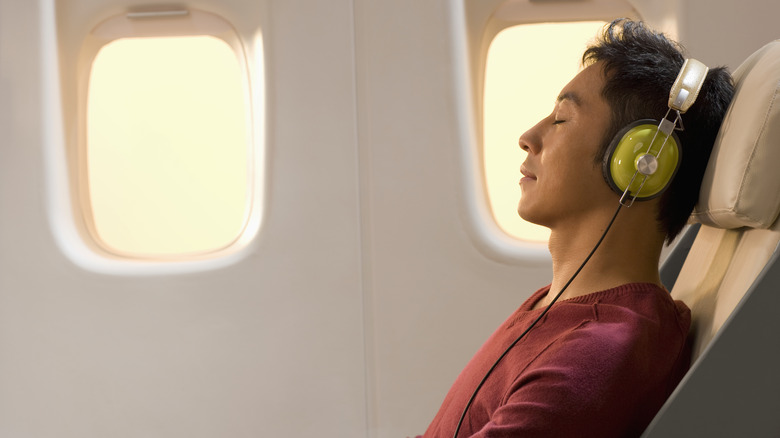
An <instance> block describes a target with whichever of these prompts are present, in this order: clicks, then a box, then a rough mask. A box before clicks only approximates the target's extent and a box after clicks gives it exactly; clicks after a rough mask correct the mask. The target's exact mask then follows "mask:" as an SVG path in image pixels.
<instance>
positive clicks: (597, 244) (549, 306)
mask: <svg viewBox="0 0 780 438" xmlns="http://www.w3.org/2000/svg"><path fill="white" fill-rule="evenodd" d="M622 207H623V204H621V203H618V208H617V210H615V214H614V215H613V216H612V219H611V220H610V221H609V224H608V225H607V228H606V229H605V230H604V232H603V233H602V234H601V237H600V238H599V241H598V242H596V246H594V247H593V249H592V250H591V251H590V254H588V256H587V257H585V261H583V262H582V264H581V265H580V267H579V268H577V270H576V271H575V272H574V275H572V276H571V278H570V279H569V281H567V282H566V284H565V285H564V286H563V287H562V288H561V290H560V291H559V292H558V293H557V294H556V295H555V297H554V298H553V299H552V301H551V302H550V304H548V305H547V307H545V309H544V311H543V312H542V313H540V314H539V316H538V317H536V319H534V320H533V322H532V323H531V325H529V326H528V328H526V329H525V331H523V333H521V334H520V336H518V337H517V338H516V339H515V340H514V341H513V342H512V343H511V344H509V347H507V348H506V350H504V352H503V353H501V356H499V357H498V359H496V361H495V363H493V366H491V367H490V369H489V370H488V372H487V373H486V374H485V377H483V378H482V381H480V382H479V385H477V388H476V389H475V390H474V392H473V393H472V394H471V398H469V401H468V403H466V407H465V408H464V409H463V413H462V414H461V415H460V420H458V426H457V427H456V428H455V434H454V435H452V438H458V433H459V432H460V427H461V426H462V425H463V419H464V418H466V413H467V412H468V410H469V408H470V407H471V404H472V403H473V402H474V399H475V398H476V397H477V393H478V392H479V390H480V389H481V388H482V385H484V384H485V381H486V380H487V378H488V377H489V376H490V374H491V373H493V370H495V369H496V367H497V366H498V364H499V362H501V360H502V359H504V356H506V355H507V354H508V353H509V351H510V350H511V349H512V348H514V346H515V345H517V343H518V342H520V339H523V337H524V336H525V335H526V333H528V332H529V331H531V329H532V328H533V327H534V326H535V325H536V323H537V322H539V320H541V319H542V318H543V317H544V315H546V314H547V312H549V311H550V308H551V307H552V305H553V304H555V302H556V301H558V298H560V297H561V295H562V294H563V292H564V291H565V290H566V288H568V287H569V285H570V284H571V282H572V281H574V279H575V278H577V275H578V274H579V273H580V271H582V268H584V267H585V264H586V263H588V261H589V260H590V258H591V257H592V256H593V253H595V252H596V250H597V249H598V247H599V246H601V242H602V241H604V238H605V237H606V236H607V232H608V231H609V229H610V228H612V224H613V223H615V219H616V218H617V215H618V213H620V209H621V208H622Z"/></svg>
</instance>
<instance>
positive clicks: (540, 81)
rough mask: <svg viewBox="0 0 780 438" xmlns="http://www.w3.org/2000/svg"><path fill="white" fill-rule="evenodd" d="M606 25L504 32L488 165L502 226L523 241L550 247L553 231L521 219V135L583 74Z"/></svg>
mask: <svg viewBox="0 0 780 438" xmlns="http://www.w3.org/2000/svg"><path fill="white" fill-rule="evenodd" d="M604 24H605V23H604V22H574V23H545V24H525V25H518V26H513V27H509V28H506V29H504V30H502V31H501V32H500V33H499V34H498V35H497V36H496V37H495V38H494V39H493V42H492V43H491V45H490V49H489V51H488V56H487V65H486V70H485V89H484V90H485V91H484V119H483V120H484V125H483V126H484V143H483V145H484V149H483V150H484V156H483V158H484V165H485V175H486V185H487V192H488V199H489V202H490V207H491V209H492V212H493V216H494V218H495V220H496V223H497V224H498V225H499V227H501V229H502V230H504V231H505V232H506V233H507V234H509V235H511V236H513V237H516V238H518V239H522V240H526V241H534V242H546V241H547V239H548V237H549V230H548V229H547V228H544V227H540V226H538V225H534V224H531V223H528V222H526V221H524V220H523V219H521V218H520V216H519V215H518V214H517V204H518V202H519V200H520V196H521V191H520V186H519V185H518V182H519V180H520V164H522V162H523V160H525V152H523V151H522V150H521V149H520V147H519V146H518V144H517V140H518V138H519V137H520V135H521V134H522V133H523V132H525V131H526V130H527V129H529V128H531V127H532V126H533V125H535V124H536V123H537V122H538V121H539V120H541V119H542V118H543V117H545V116H547V115H548V114H549V113H550V111H552V108H553V105H554V103H555V98H556V97H557V96H558V93H559V92H560V90H561V88H563V86H564V85H566V83H568V82H569V81H570V80H571V79H572V78H573V77H574V76H575V75H576V74H577V72H578V71H579V69H580V59H581V58H582V53H583V52H584V50H585V48H586V46H587V43H588V42H589V41H591V40H593V38H594V37H595V36H596V34H597V33H598V32H599V31H600V30H601V29H602V26H603V25H604Z"/></svg>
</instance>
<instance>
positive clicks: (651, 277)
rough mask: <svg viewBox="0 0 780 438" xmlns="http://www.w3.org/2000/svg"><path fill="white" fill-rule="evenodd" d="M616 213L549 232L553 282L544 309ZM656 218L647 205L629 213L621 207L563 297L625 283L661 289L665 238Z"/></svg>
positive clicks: (579, 264) (566, 297) (638, 206)
mask: <svg viewBox="0 0 780 438" xmlns="http://www.w3.org/2000/svg"><path fill="white" fill-rule="evenodd" d="M647 210H649V211H647ZM613 214H614V211H608V212H606V214H603V212H602V213H599V214H597V215H594V217H591V218H585V220H579V221H577V222H576V223H574V224H565V225H563V224H561V226H556V227H553V228H551V234H550V241H549V249H550V255H551V256H552V261H553V280H552V285H551V287H550V292H549V293H548V296H547V298H546V299H545V300H542V302H540V303H539V304H540V305H542V304H546V303H549V301H550V300H552V298H553V297H554V296H555V295H557V294H558V292H560V291H561V289H563V287H564V286H565V285H566V283H567V282H569V280H570V279H571V278H572V277H573V276H574V275H575V272H577V270H578V269H579V268H580V266H581V265H582V263H583V261H584V260H585V259H586V258H587V257H588V254H590V252H591V251H592V250H593V247H594V246H595V245H596V243H597V242H598V240H599V238H600V237H601V235H602V234H603V233H604V230H605V229H606V227H607V225H608V223H609V221H610V219H612V215H613ZM654 217H655V216H654V209H652V208H649V206H648V205H644V204H641V205H638V204H635V205H634V206H632V207H631V208H630V209H629V208H626V207H623V208H622V209H621V211H620V212H619V213H618V216H617V218H616V219H615V221H614V223H613V225H612V227H611V228H610V229H609V231H608V232H607V234H606V236H605V237H604V240H603V241H602V243H601V246H600V247H599V248H598V249H597V250H596V251H595V253H594V254H593V256H592V257H591V258H590V260H589V261H588V263H587V264H586V265H585V267H583V268H582V270H581V271H580V272H579V274H577V276H576V278H575V279H574V280H573V281H572V282H571V284H570V285H569V286H568V287H567V288H566V290H565V291H564V292H563V294H562V295H561V298H560V299H561V300H565V299H569V298H574V297H577V296H580V295H585V294H589V293H592V292H596V291H600V290H605V289H610V288H613V287H616V286H620V285H622V284H627V283H654V284H658V285H660V284H661V280H660V276H659V274H658V261H659V258H660V255H661V249H662V247H663V242H664V235H663V234H662V233H661V232H660V231H658V230H657V228H658V227H657V225H656V223H655V219H653V218H654ZM648 218H650V219H648Z"/></svg>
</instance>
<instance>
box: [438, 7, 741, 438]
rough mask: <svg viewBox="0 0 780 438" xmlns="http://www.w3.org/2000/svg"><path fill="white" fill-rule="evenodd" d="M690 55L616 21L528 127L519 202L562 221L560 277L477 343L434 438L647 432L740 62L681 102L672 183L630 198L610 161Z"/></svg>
mask: <svg viewBox="0 0 780 438" xmlns="http://www.w3.org/2000/svg"><path fill="white" fill-rule="evenodd" d="M684 61H685V60H684V57H683V55H682V53H681V50H680V48H679V47H678V46H677V45H676V44H675V43H673V42H671V41H669V40H668V39H666V37H664V36H663V35H661V34H658V33H655V32H653V31H651V30H649V29H647V28H646V27H645V26H644V25H642V24H641V23H637V22H632V21H629V20H616V21H615V22H613V23H612V24H610V25H609V27H608V28H607V29H606V30H605V32H604V34H603V35H602V36H601V38H600V39H599V40H598V41H597V42H596V43H595V44H594V45H592V46H591V47H589V48H588V49H587V50H586V52H585V54H584V55H583V64H584V65H585V66H586V67H585V68H584V69H583V70H582V71H581V72H580V73H579V74H578V75H577V76H576V77H575V78H574V79H572V81H571V82H570V83H569V84H567V85H566V86H565V87H564V88H563V90H562V91H561V93H560V95H559V96H558V100H557V102H556V104H555V107H554V109H553V112H552V113H551V114H550V115H549V116H548V117H546V118H544V119H543V120H542V121H540V122H539V123H538V124H537V125H536V126H534V127H533V128H531V129H530V130H528V131H527V132H526V133H525V134H523V135H522V136H521V137H520V141H519V143H520V147H521V148H523V149H524V150H525V151H527V152H528V157H527V159H526V161H525V162H524V163H523V165H522V167H521V172H522V174H523V178H522V180H521V182H520V184H521V186H522V191H523V196H522V199H521V202H520V205H519V207H518V212H519V214H520V215H521V216H522V217H523V218H524V219H526V220H528V221H530V222H534V223H537V224H541V225H544V226H547V227H549V228H550V230H551V234H550V240H549V250H550V254H551V255H552V261H553V278H552V282H551V284H550V285H549V286H547V287H544V288H542V289H540V290H539V291H537V292H536V293H534V294H533V295H532V296H531V297H530V298H529V299H528V300H527V301H526V302H525V303H524V304H523V305H522V306H521V307H520V308H519V309H518V310H517V311H515V313H514V314H512V315H511V316H510V317H509V319H507V321H505V322H504V323H503V324H502V325H501V326H500V327H499V328H498V330H497V331H496V332H495V333H494V334H493V335H492V336H491V337H490V338H489V339H488V341H487V342H486V343H485V345H483V346H482V348H481V349H480V350H479V351H478V352H477V353H476V355H475V356H474V358H473V359H472V360H471V361H470V363H469V364H468V365H467V366H466V368H465V369H464V370H463V372H462V373H461V375H460V376H459V377H458V378H457V380H456V381H455V383H454V385H453V386H452V388H451V389H450V391H449V393H448V394H447V396H446V398H445V400H444V402H443V404H442V406H441V408H440V410H439V412H438V414H437V415H436V417H435V418H434V420H433V422H432V423H431V425H430V426H429V428H428V430H427V432H426V434H425V435H424V437H426V438H429V437H430V438H433V437H437V438H438V437H447V438H449V437H452V436H454V434H455V433H456V430H458V428H460V429H459V430H458V435H457V436H460V437H590V436H592V437H601V438H604V437H624V436H639V435H640V434H641V433H642V431H643V430H644V429H645V428H646V426H647V424H648V423H649V422H650V420H652V418H653V416H654V415H655V414H656V412H657V411H658V409H659V408H660V407H661V405H662V404H663V403H664V401H665V400H666V398H667V397H668V396H669V394H670V393H671V391H672V390H673V389H674V387H675V386H676V385H677V383H678V382H679V380H680V379H681V378H682V376H683V374H684V373H685V371H686V370H687V368H688V366H689V361H690V352H689V350H688V349H687V348H686V337H687V334H688V330H689V327H690V311H689V310H688V308H687V307H686V306H685V305H684V304H683V303H681V302H675V301H673V300H672V298H671V297H670V295H669V293H668V291H666V290H665V289H664V287H663V285H662V284H661V280H660V278H659V273H658V264H659V258H660V254H661V249H662V246H663V244H664V241H671V240H673V239H674V238H675V236H676V235H677V234H678V233H679V232H680V231H681V229H682V228H683V227H684V225H685V222H686V220H687V218H688V216H689V215H690V213H691V210H692V209H693V206H694V204H695V202H696V199H697V197H698V191H699V186H700V184H701V179H702V175H703V173H704V169H705V167H706V164H707V160H708V157H709V154H710V151H711V149H712V145H713V143H714V140H715V137H716V135H717V132H718V129H719V126H720V123H721V121H722V119H723V116H724V115H725V112H726V109H727V107H728V104H729V102H730V100H731V97H732V96H733V84H732V82H731V78H730V76H729V74H728V73H727V72H726V71H725V69H723V68H716V69H710V70H709V72H708V73H707V74H706V80H705V81H704V83H703V86H702V88H701V91H700V92H699V95H698V99H697V100H696V102H695V103H694V104H693V106H692V107H691V108H690V110H689V111H687V112H685V114H683V115H682V120H683V125H684V130H683V131H680V132H678V136H679V140H680V143H681V146H680V147H681V150H682V151H681V157H682V160H681V164H680V165H679V170H678V171H677V173H676V176H675V177H674V179H673V180H672V182H671V183H670V184H669V187H668V189H666V191H665V192H663V194H661V195H660V196H658V197H655V198H652V199H649V200H638V201H636V202H634V203H633V204H631V206H630V207H629V208H627V207H622V208H621V206H622V204H621V202H620V199H621V194H619V193H618V192H616V191H615V190H613V189H612V188H611V187H610V185H609V184H607V182H606V181H605V176H604V172H603V165H602V163H603V160H604V156H605V154H606V153H608V146H609V145H610V143H611V139H612V138H613V137H614V136H615V134H616V133H617V132H618V131H620V130H621V128H622V127H623V126H625V125H627V124H629V123H630V122H632V121H634V120H637V119H643V118H653V119H657V120H661V119H662V118H663V117H664V114H665V113H666V111H667V109H668V108H667V101H668V99H669V94H670V89H671V87H672V84H673V83H674V82H675V78H676V77H677V74H678V72H679V71H680V69H681V67H682V66H683V63H684ZM678 127H679V125H678ZM640 177H641V175H640ZM632 187H633V186H632ZM637 190H638V189H637ZM629 194H630V193H629ZM630 203H631V202H630V200H629V199H626V198H623V204H625V205H628V204H630ZM618 213H619V214H618ZM605 229H607V230H608V231H606V232H605ZM600 239H603V241H601V244H600V246H599V247H598V249H597V250H595V252H593V253H592V257H591V256H590V255H589V254H591V252H592V251H594V247H595V246H598V245H597V242H599V241H600ZM586 259H589V260H588V261H587V263H586V264H584V265H583V261H585V260H586ZM559 294H560V297H558V298H557V302H554V301H555V298H556V295H559ZM553 302H554V304H553V305H552V306H551V307H550V308H549V311H548V310H546V307H547V306H548V305H549V304H550V303H553ZM545 312H547V313H545ZM536 321H538V322H536ZM534 324H535V325H534ZM529 327H532V328H530V329H529ZM518 339H519V340H518ZM491 368H493V369H491ZM483 380H484V382H483ZM472 397H473V400H471V401H470V399H471V398H472ZM461 417H462V420H461ZM459 421H460V422H461V423H462V424H459Z"/></svg>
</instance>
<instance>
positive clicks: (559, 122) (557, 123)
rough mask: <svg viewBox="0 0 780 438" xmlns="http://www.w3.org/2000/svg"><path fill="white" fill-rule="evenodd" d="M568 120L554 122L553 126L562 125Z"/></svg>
mask: <svg viewBox="0 0 780 438" xmlns="http://www.w3.org/2000/svg"><path fill="white" fill-rule="evenodd" d="M565 121H566V120H553V123H552V124H553V125H560V124H561V123H563V122H565Z"/></svg>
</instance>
